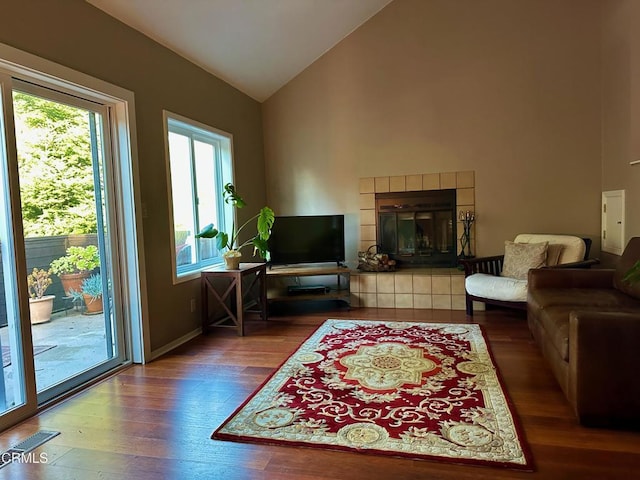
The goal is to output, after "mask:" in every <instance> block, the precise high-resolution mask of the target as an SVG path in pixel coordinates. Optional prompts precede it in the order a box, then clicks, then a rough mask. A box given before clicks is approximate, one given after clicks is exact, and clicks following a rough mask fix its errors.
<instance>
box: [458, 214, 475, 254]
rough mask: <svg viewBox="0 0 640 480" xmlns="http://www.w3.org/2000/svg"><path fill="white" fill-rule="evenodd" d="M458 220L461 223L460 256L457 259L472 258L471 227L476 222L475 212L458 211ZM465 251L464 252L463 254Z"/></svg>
mask: <svg viewBox="0 0 640 480" xmlns="http://www.w3.org/2000/svg"><path fill="white" fill-rule="evenodd" d="M458 220H460V221H461V222H462V228H463V230H462V236H461V237H460V247H461V250H460V255H458V258H473V255H471V225H473V222H475V220H476V214H475V212H473V211H471V210H467V211H466V212H464V211H460V215H458ZM465 250H466V252H465Z"/></svg>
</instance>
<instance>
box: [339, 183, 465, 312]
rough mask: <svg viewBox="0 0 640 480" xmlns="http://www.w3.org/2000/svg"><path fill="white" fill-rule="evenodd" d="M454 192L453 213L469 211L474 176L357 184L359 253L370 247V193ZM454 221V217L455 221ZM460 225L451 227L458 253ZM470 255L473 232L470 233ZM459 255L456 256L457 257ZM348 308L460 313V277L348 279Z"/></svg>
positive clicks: (431, 273) (436, 272)
mask: <svg viewBox="0 0 640 480" xmlns="http://www.w3.org/2000/svg"><path fill="white" fill-rule="evenodd" d="M452 188H455V189H456V211H457V213H458V215H459V213H460V212H461V211H466V210H472V211H475V210H476V209H475V172H474V171H463V172H442V173H425V174H417V175H398V176H388V177H364V178H361V179H360V199H359V201H360V243H359V245H360V250H367V249H368V248H369V247H370V246H371V245H375V243H376V229H377V226H376V210H375V194H376V193H387V192H410V191H422V190H439V189H452ZM456 218H458V216H456ZM462 231H463V228H462V223H461V222H458V224H457V232H458V239H457V242H456V244H457V248H458V251H459V250H460V235H461V234H462ZM471 249H472V251H475V228H474V227H472V231H471ZM458 253H460V252H458ZM350 289H351V306H352V307H377V308H415V309H446V310H464V309H465V295H464V293H465V292H464V273H463V272H461V271H460V270H458V269H455V268H406V269H398V270H396V272H394V273H391V272H380V273H375V272H360V271H355V272H353V273H352V274H351V285H350Z"/></svg>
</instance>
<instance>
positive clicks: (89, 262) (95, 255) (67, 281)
mask: <svg viewBox="0 0 640 480" xmlns="http://www.w3.org/2000/svg"><path fill="white" fill-rule="evenodd" d="M99 266H100V253H99V252H98V247H96V246H95V245H87V246H86V247H69V248H67V252H66V255H64V256H63V257H60V258H57V259H55V260H54V261H53V262H51V273H53V274H55V275H58V277H60V281H61V282H62V288H63V289H64V291H65V293H66V294H67V295H69V296H71V293H70V291H71V290H74V291H79V290H80V289H81V286H82V282H83V281H84V280H85V279H86V278H88V277H89V275H91V271H92V270H95V269H96V268H98V267H99Z"/></svg>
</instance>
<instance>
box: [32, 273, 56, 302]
mask: <svg viewBox="0 0 640 480" xmlns="http://www.w3.org/2000/svg"><path fill="white" fill-rule="evenodd" d="M51 283H52V280H51V270H42V269H38V268H34V269H33V272H31V273H30V274H29V275H27V286H28V287H29V296H30V297H31V298H42V297H44V294H45V292H46V291H47V288H49V286H50V285H51Z"/></svg>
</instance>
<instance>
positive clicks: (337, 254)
mask: <svg viewBox="0 0 640 480" xmlns="http://www.w3.org/2000/svg"><path fill="white" fill-rule="evenodd" d="M269 252H270V253H271V260H270V263H271V264H274V265H287V264H295V263H324V262H336V263H340V262H343V261H344V259H345V255H344V215H308V216H292V217H276V220H275V222H274V224H273V228H272V229H271V237H270V238H269Z"/></svg>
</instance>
